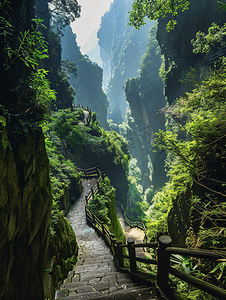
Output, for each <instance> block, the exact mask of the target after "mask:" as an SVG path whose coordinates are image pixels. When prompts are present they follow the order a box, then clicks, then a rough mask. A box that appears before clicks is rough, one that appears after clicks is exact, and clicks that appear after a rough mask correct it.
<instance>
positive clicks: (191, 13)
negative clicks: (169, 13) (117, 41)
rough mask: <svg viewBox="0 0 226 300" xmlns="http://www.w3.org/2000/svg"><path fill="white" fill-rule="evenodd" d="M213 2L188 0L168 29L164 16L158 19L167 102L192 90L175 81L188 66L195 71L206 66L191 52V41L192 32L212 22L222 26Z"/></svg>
mask: <svg viewBox="0 0 226 300" xmlns="http://www.w3.org/2000/svg"><path fill="white" fill-rule="evenodd" d="M219 6H220V5H219V3H217V1H211V0H199V1H196V0H191V1H190V5H189V9H188V10H187V11H185V12H183V13H179V15H178V17H177V22H178V24H177V26H176V28H175V29H174V30H173V31H171V32H167V31H166V24H167V23H168V21H169V19H168V18H163V19H160V20H159V25H158V32H157V40H158V42H159V45H160V48H161V52H162V54H163V55H164V58H165V70H166V73H167V74H166V82H165V94H166V96H167V98H168V102H169V104H172V103H173V101H174V100H175V99H176V98H179V97H180V96H181V95H183V94H184V93H185V92H186V91H189V90H190V89H192V86H191V85H189V84H182V85H181V83H180V82H179V81H178V80H179V79H182V78H183V76H184V75H185V73H187V72H188V71H189V68H190V67H193V68H194V67H196V69H197V71H198V74H197V75H198V76H199V71H200V68H201V67H203V66H204V65H206V63H204V62H203V61H202V59H203V56H202V55H197V54H194V53H193V52H192V50H193V48H192V44H191V40H192V39H195V35H196V32H198V31H202V32H206V33H207V32H208V28H209V27H210V25H211V23H212V22H216V23H219V25H220V26H222V25H223V23H224V19H223V14H222V12H221V11H220V10H217V8H219Z"/></svg>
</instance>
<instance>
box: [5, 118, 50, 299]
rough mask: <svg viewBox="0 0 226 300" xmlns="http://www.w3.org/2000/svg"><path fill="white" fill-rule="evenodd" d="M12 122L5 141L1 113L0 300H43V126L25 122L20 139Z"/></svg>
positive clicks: (46, 219) (46, 196)
mask: <svg viewBox="0 0 226 300" xmlns="http://www.w3.org/2000/svg"><path fill="white" fill-rule="evenodd" d="M21 124H22V123H21ZM16 126H17V125H16V123H15V127H14V129H15V130H16V129H17V130H18V131H17V132H12V131H11V136H10V139H11V142H9V137H8V136H9V135H8V132H7V131H8V130H9V128H8V126H7V124H6V120H5V118H3V117H2V116H0V169H1V174H0V226H1V230H0V299H4V300H8V299H24V300H25V299H42V296H43V279H42V267H43V261H44V256H45V252H46V246H47V244H48V238H49V235H48V230H49V225H50V221H51V209H52V197H51V190H50V180H49V162H48V158H47V155H46V150H45V144H44V137H43V134H42V130H41V129H40V128H37V129H35V130H29V129H28V127H29V126H28V127H27V126H26V124H24V129H25V128H26V130H25V131H27V134H26V135H25V131H24V132H23V134H21V136H22V138H20V137H19V136H20V135H19V136H18V137H17V134H18V133H19V131H20V129H18V128H17V127H16ZM18 126H19V125H18ZM21 126H22V125H21Z"/></svg>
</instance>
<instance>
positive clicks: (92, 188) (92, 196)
mask: <svg viewBox="0 0 226 300" xmlns="http://www.w3.org/2000/svg"><path fill="white" fill-rule="evenodd" d="M91 193H92V198H93V195H94V192H93V188H92V187H91Z"/></svg>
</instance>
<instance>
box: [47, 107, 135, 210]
mask: <svg viewBox="0 0 226 300" xmlns="http://www.w3.org/2000/svg"><path fill="white" fill-rule="evenodd" d="M84 111H85V110H84ZM83 118H84V116H83V110H82V109H65V110H58V111H57V112H54V113H52V116H51V118H50V122H49V123H48V124H46V125H45V126H46V129H45V132H46V136H47V138H48V140H47V143H50V147H51V149H54V147H56V148H57V149H58V150H60V151H61V155H64V156H65V157H66V159H65V160H62V157H61V156H58V161H61V162H63V163H64V164H66V161H69V160H71V161H72V162H73V163H75V164H76V165H77V166H78V167H80V168H83V169H86V168H91V167H93V166H95V165H98V167H99V169H100V170H101V171H103V172H104V173H105V174H106V175H107V176H108V177H109V178H110V180H111V183H112V184H113V186H114V187H115V188H116V190H117V192H116V197H118V200H119V201H121V202H122V203H123V204H124V205H125V203H126V196H127V190H128V182H127V177H126V174H127V171H128V164H129V158H130V155H129V152H128V148H127V143H126V141H125V139H124V138H123V137H122V136H120V135H119V134H118V133H116V132H113V131H105V130H104V129H103V128H102V127H100V124H99V122H98V121H97V120H96V114H95V113H92V114H91V120H90V123H89V125H88V126H85V125H84V123H82V121H83ZM51 143H52V144H51ZM52 146H53V147H52ZM51 151H52V152H54V151H55V150H51ZM51 155H52V154H51ZM50 157H51V156H50ZM67 163H68V162H67ZM67 169H68V170H70V168H69V167H68V168H67ZM119 179H121V182H120V180H119ZM54 181H55V182H56V181H58V180H55V179H54ZM58 182H60V180H59V181H58ZM61 184H63V183H62V181H61ZM57 189H58V188H57Z"/></svg>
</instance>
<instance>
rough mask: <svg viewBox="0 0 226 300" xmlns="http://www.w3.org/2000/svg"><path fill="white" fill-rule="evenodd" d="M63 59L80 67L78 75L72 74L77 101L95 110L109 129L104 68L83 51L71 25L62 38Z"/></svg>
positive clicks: (99, 119) (104, 125) (103, 124)
mask: <svg viewBox="0 0 226 300" xmlns="http://www.w3.org/2000/svg"><path fill="white" fill-rule="evenodd" d="M62 59H63V60H69V61H70V62H75V64H76V68H77V69H78V70H77V72H76V73H77V75H78V76H77V77H74V76H73V74H70V75H71V76H70V83H71V85H72V86H73V88H74V89H75V91H76V96H75V102H76V103H78V104H82V105H84V106H89V108H91V110H92V111H95V112H96V114H97V117H98V121H99V122H100V124H101V126H103V127H104V128H106V129H107V128H108V124H107V107H108V100H107V96H106V94H105V93H104V91H103V89H102V78H103V70H102V68H101V67H100V66H98V65H97V64H96V63H93V62H92V61H91V60H90V59H89V57H88V56H87V55H85V56H84V55H83V54H82V53H81V51H80V49H79V46H78V44H77V41H76V34H73V32H72V29H71V27H70V26H66V27H65V30H64V37H63V38H62Z"/></svg>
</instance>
